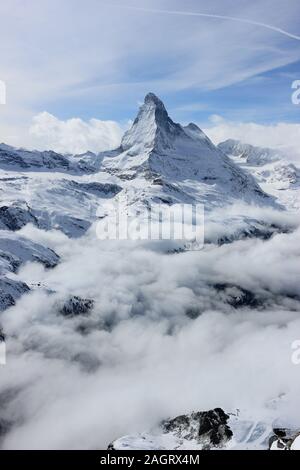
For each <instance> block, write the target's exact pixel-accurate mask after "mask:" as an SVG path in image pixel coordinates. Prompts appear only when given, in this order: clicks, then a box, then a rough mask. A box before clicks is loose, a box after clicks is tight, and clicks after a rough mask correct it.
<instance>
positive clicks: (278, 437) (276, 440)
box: [269, 428, 300, 450]
mask: <svg viewBox="0 0 300 470" xmlns="http://www.w3.org/2000/svg"><path fill="white" fill-rule="evenodd" d="M273 433H274V434H273V435H272V436H271V437H270V439H269V449H271V448H272V446H273V444H275V446H276V448H277V449H278V450H291V446H292V444H293V442H294V441H295V439H296V438H297V437H299V435H300V432H299V431H297V432H296V431H292V430H291V429H286V428H274V429H273Z"/></svg>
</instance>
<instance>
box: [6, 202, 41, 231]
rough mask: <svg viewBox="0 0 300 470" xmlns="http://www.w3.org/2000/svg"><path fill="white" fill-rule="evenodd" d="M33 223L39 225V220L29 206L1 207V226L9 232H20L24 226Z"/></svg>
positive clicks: (13, 205)
mask: <svg viewBox="0 0 300 470" xmlns="http://www.w3.org/2000/svg"><path fill="white" fill-rule="evenodd" d="M28 223H32V224H35V225H37V219H36V217H35V216H34V215H33V214H32V212H31V209H30V207H29V206H28V205H27V204H23V205H21V206H20V205H18V204H12V205H11V206H2V207H0V226H1V225H2V228H5V229H8V230H13V231H15V230H20V228H22V227H24V225H26V224H28Z"/></svg>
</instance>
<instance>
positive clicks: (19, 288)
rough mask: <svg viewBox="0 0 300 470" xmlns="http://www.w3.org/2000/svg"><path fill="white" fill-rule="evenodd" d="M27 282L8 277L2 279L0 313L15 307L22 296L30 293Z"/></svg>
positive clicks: (0, 281) (0, 285) (0, 280)
mask: <svg viewBox="0 0 300 470" xmlns="http://www.w3.org/2000/svg"><path fill="white" fill-rule="evenodd" d="M29 290H30V289H29V287H28V286H27V284H25V282H22V281H15V280H12V279H8V278H6V277H2V278H0V311H2V310H5V309H6V308H8V307H12V306H13V305H15V303H16V300H17V299H18V298H20V297H21V295H23V294H25V293H26V292H29Z"/></svg>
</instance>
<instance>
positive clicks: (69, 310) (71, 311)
mask: <svg viewBox="0 0 300 470" xmlns="http://www.w3.org/2000/svg"><path fill="white" fill-rule="evenodd" d="M93 305H94V301H93V300H91V299H82V298H81V297H78V296H77V295H74V296H72V297H70V298H69V299H68V300H67V301H66V302H65V303H64V305H63V306H62V307H61V308H60V310H59V313H60V314H61V315H63V316H65V317H74V316H77V315H86V314H87V313H88V312H89V311H90V310H91V309H92V308H93Z"/></svg>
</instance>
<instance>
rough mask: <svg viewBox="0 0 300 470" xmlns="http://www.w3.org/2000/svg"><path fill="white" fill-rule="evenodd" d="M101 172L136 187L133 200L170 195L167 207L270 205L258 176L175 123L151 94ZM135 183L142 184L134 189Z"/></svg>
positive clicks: (203, 137) (200, 134)
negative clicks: (237, 203)
mask: <svg viewBox="0 0 300 470" xmlns="http://www.w3.org/2000/svg"><path fill="white" fill-rule="evenodd" d="M102 169H103V170H106V171H107V172H110V173H112V174H114V175H117V176H118V177H119V178H120V179H122V180H130V181H131V183H130V185H127V187H130V189H132V187H135V188H136V190H137V191H136V194H135V199H136V200H139V201H141V200H144V201H145V202H147V203H149V202H152V201H153V200H154V199H155V198H156V200H158V199H159V198H160V197H161V199H165V198H166V197H167V199H168V201H169V203H172V202H192V201H194V202H198V203H204V204H205V205H206V209H207V210H210V209H211V208H212V207H214V206H218V207H220V205H225V204H226V203H228V202H229V201H232V200H233V199H235V200H244V201H247V202H255V203H257V204H268V203H271V198H269V197H268V196H267V194H265V193H264V192H263V191H262V190H261V188H260V187H259V185H258V184H257V183H256V181H255V180H254V178H252V176H250V175H248V174H247V173H245V172H244V171H242V170H241V169H240V168H239V167H238V166H237V165H235V164H234V163H232V161H231V160H230V159H229V158H228V157H227V156H225V154H224V153H222V152H221V151H220V150H219V149H218V148H217V147H216V146H215V145H214V144H213V143H212V142H211V141H210V140H209V138H208V137H207V136H206V135H205V134H204V133H203V132H202V131H201V130H200V129H199V128H198V127H197V126H196V125H195V124H189V125H188V126H185V127H183V126H181V125H180V124H176V123H174V122H173V121H172V120H171V118H170V117H169V115H168V113H167V111H166V109H165V106H164V104H163V103H162V101H160V99H159V98H157V97H156V96H155V95H154V94H153V93H149V94H148V95H146V97H145V101H144V104H143V105H142V106H141V108H140V110H139V113H138V115H137V117H136V119H135V121H134V123H133V125H132V127H131V129H130V130H128V131H127V132H126V133H125V135H124V137H123V139H122V142H121V147H120V149H119V151H115V152H114V153H112V154H110V155H108V156H104V158H103V161H102ZM133 180H139V181H141V180H143V181H144V184H143V185H141V184H137V185H135V183H134V182H132V181H133ZM141 186H142V187H141Z"/></svg>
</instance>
